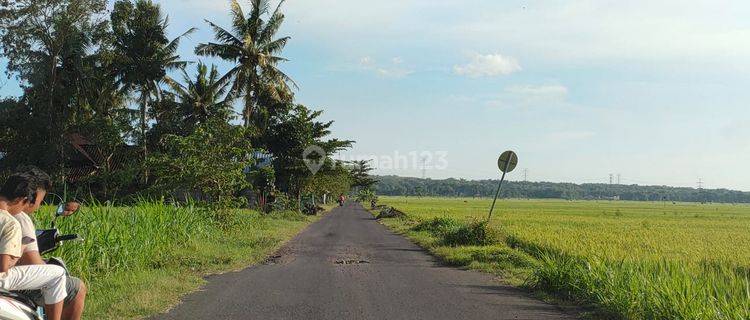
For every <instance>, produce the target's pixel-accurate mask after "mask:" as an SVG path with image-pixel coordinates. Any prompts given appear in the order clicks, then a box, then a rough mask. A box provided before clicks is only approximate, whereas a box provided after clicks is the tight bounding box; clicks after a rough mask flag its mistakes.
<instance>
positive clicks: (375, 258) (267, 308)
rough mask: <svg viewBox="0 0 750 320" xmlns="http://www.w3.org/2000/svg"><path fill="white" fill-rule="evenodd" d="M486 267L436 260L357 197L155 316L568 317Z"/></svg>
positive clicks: (191, 317)
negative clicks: (256, 261) (263, 259)
mask: <svg viewBox="0 0 750 320" xmlns="http://www.w3.org/2000/svg"><path fill="white" fill-rule="evenodd" d="M573 318H574V317H573V316H571V315H570V314H566V313H564V312H563V311H561V309H559V308H558V307H555V306H553V305H549V304H546V303H543V302H541V301H538V300H535V299H533V298H530V297H528V296H527V295H526V294H525V293H524V292H523V291H521V290H519V289H515V288H512V287H508V286H504V285H500V284H498V283H497V282H496V281H494V280H493V278H492V276H490V275H487V274H483V273H479V272H474V271H466V270H460V269H456V268H451V267H446V266H442V265H440V264H439V263H438V262H436V260H435V259H434V258H433V257H431V256H429V255H428V254H427V253H425V252H424V251H423V250H422V249H420V248H419V247H417V246H416V245H414V244H413V243H411V242H410V241H408V240H407V239H405V238H403V237H401V236H399V235H396V234H393V233H392V232H391V231H389V230H388V229H387V228H385V227H384V226H382V225H380V224H379V223H377V222H376V221H375V220H374V219H373V218H372V216H371V215H370V214H369V213H368V212H367V211H365V210H364V209H362V207H360V206H358V205H356V204H347V205H346V206H345V207H343V208H336V209H334V210H333V211H332V212H331V213H329V214H328V215H326V216H325V217H324V218H322V219H321V220H320V221H318V222H316V223H314V224H312V225H311V226H310V227H308V228H307V229H306V230H305V231H303V232H302V233H300V234H299V235H298V236H297V237H296V238H295V239H293V240H292V241H291V242H290V243H289V244H287V246H285V247H284V248H283V249H282V250H280V251H279V253H277V255H276V256H274V257H273V258H271V259H269V261H268V262H267V263H266V264H262V265H257V266H253V267H250V268H247V269H245V270H242V271H239V272H233V273H228V274H223V275H216V276H211V277H209V278H208V284H207V285H206V286H205V287H204V288H203V289H202V290H201V291H198V292H196V293H193V294H190V295H188V296H186V297H185V298H184V299H183V302H182V303H181V304H180V305H178V306H176V307H175V308H174V309H173V310H171V311H170V312H169V313H167V314H161V315H158V316H156V317H154V319H310V320H316V319H430V320H433V319H451V320H453V319H573Z"/></svg>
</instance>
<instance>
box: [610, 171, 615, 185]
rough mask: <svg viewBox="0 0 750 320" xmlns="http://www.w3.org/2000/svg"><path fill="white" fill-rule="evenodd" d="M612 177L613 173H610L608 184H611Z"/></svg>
mask: <svg viewBox="0 0 750 320" xmlns="http://www.w3.org/2000/svg"><path fill="white" fill-rule="evenodd" d="M613 179H614V175H613V174H611V173H610V174H609V184H610V185H612V180H613Z"/></svg>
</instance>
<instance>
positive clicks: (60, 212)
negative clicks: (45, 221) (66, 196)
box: [55, 204, 65, 217]
mask: <svg viewBox="0 0 750 320" xmlns="http://www.w3.org/2000/svg"><path fill="white" fill-rule="evenodd" d="M64 213H65V207H64V206H63V205H62V204H59V205H58V206H57V210H55V216H56V217H59V216H61V215H63V214H64Z"/></svg>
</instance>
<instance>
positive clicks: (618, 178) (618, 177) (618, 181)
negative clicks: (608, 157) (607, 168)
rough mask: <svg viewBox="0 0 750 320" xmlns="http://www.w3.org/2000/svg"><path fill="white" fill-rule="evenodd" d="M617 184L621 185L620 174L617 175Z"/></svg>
mask: <svg viewBox="0 0 750 320" xmlns="http://www.w3.org/2000/svg"><path fill="white" fill-rule="evenodd" d="M617 184H620V174H619V173H618V174H617Z"/></svg>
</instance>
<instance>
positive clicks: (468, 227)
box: [443, 221, 499, 247]
mask: <svg viewBox="0 0 750 320" xmlns="http://www.w3.org/2000/svg"><path fill="white" fill-rule="evenodd" d="M498 238H499V237H498V236H497V234H496V233H495V232H493V231H492V230H490V229H489V228H488V227H487V222H484V221H481V222H472V223H469V224H461V225H459V226H458V227H457V228H451V229H448V230H447V231H446V232H444V233H443V243H444V244H445V245H448V246H454V247H455V246H484V245H489V244H492V243H495V242H497V240H498Z"/></svg>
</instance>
